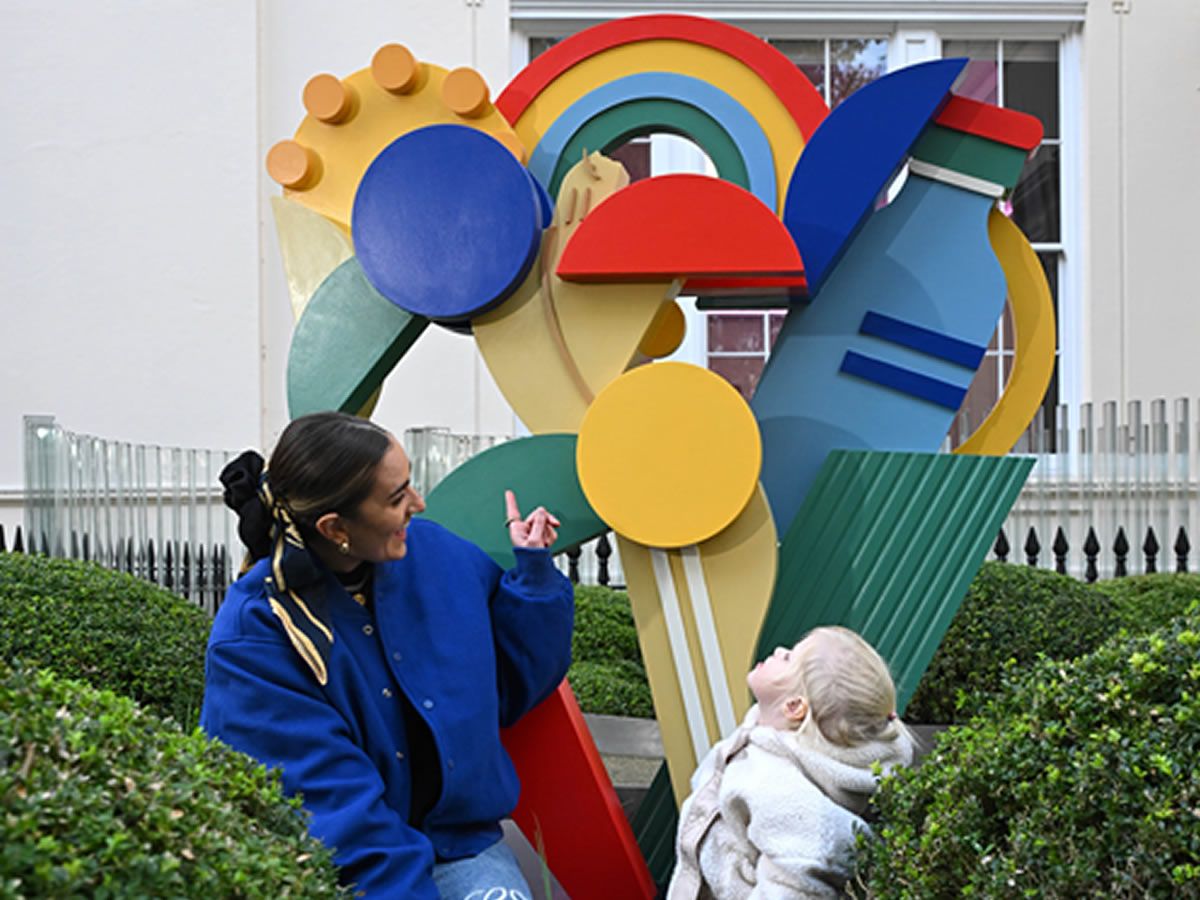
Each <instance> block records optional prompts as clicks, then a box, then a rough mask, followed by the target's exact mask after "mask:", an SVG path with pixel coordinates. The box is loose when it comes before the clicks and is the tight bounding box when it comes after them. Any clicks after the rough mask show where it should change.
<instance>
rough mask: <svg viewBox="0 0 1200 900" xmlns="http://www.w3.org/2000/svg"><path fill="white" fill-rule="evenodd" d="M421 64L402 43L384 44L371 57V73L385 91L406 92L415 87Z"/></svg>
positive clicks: (418, 79) (418, 80)
mask: <svg viewBox="0 0 1200 900" xmlns="http://www.w3.org/2000/svg"><path fill="white" fill-rule="evenodd" d="M422 69H423V66H422V65H421V63H420V62H419V61H418V60H417V58H416V57H415V56H413V55H412V51H410V50H409V49H408V48H407V47H405V46H404V45H403V44H384V45H383V46H382V47H380V48H379V49H378V50H376V51H375V56H374V57H372V58H371V75H372V77H373V78H374V79H375V83H376V84H378V85H379V86H380V87H381V88H383V89H384V90H385V91H388V92H389V93H392V94H408V93H411V92H412V91H414V90H415V89H416V88H417V85H418V83H419V82H420V80H421V72H422Z"/></svg>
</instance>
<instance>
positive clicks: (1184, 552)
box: [1175, 525, 1192, 572]
mask: <svg viewBox="0 0 1200 900" xmlns="http://www.w3.org/2000/svg"><path fill="white" fill-rule="evenodd" d="M1191 549H1192V544H1191V542H1190V541H1189V540H1188V536H1187V532H1186V531H1184V530H1183V526H1182V525H1180V526H1179V532H1178V533H1177V534H1176V535H1175V571H1176V572H1186V571H1187V570H1188V566H1187V560H1188V553H1189V552H1190V551H1191Z"/></svg>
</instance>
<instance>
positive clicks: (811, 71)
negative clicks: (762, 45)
mask: <svg viewBox="0 0 1200 900" xmlns="http://www.w3.org/2000/svg"><path fill="white" fill-rule="evenodd" d="M771 46H772V47H774V48H775V49H776V50H778V51H779V52H780V53H782V54H783V55H784V56H786V57H787V58H788V59H790V60H791V61H792V62H793V63H795V64H796V68H798V69H799V70H800V71H801V72H803V73H804V74H805V75H807V76H808V80H809V81H811V82H812V83H813V87H815V88H816V89H817V92H818V93H819V94H820V95H821V96H822V97H825V42H824V41H771ZM825 100H826V102H828V100H829V98H828V97H825Z"/></svg>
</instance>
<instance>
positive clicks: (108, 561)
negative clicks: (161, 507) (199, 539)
mask: <svg viewBox="0 0 1200 900" xmlns="http://www.w3.org/2000/svg"><path fill="white" fill-rule="evenodd" d="M6 550H7V551H9V552H12V553H31V554H40V555H42V556H56V557H60V558H68V559H80V560H84V561H87V562H94V563H97V564H98V565H101V566H103V567H104V568H106V569H114V570H116V571H118V572H127V573H129V574H130V575H133V576H135V577H137V578H141V579H143V580H145V581H149V582H152V583H154V584H157V585H160V586H161V587H163V588H165V589H167V590H168V591H171V592H172V593H175V594H178V595H179V596H181V597H184V598H185V599H187V600H190V601H192V602H193V603H195V604H196V605H197V606H199V607H200V608H201V609H204V610H205V611H207V612H208V613H210V614H215V613H216V611H217V609H218V608H219V607H220V605H221V601H222V599H224V597H225V591H226V589H227V588H228V587H229V583H230V578H231V567H230V560H229V556H228V551H227V550H226V549H225V547H224V546H223V545H221V544H214V545H212V546H211V547H205V546H204V545H202V544H201V545H191V544H181V543H180V542H178V541H166V542H164V544H163V546H161V547H157V546H155V543H154V541H153V539H151V540H148V541H146V542H145V544H142V545H135V543H134V542H133V541H131V540H130V541H127V540H125V539H124V538H121V539H118V540H117V543H116V544H115V545H114V546H104V545H99V546H98V545H97V543H96V542H95V541H94V540H93V539H92V538H91V536H89V535H87V534H84V535H79V534H77V533H76V532H74V531H72V532H71V538H70V545H69V546H67V545H65V544H63V543H62V542H59V543H58V544H57V545H56V546H53V547H52V546H50V541H49V540H48V539H47V538H46V537H45V536H44V535H43V536H42V537H41V539H38V538H35V537H34V536H33V535H29V536H28V537H26V535H24V534H23V533H22V530H21V527H20V526H19V525H18V526H17V528H16V530H15V532H14V533H13V539H12V546H11V547H9V546H8V545H7V543H6V539H5V534H4V526H3V525H0V552H2V551H6Z"/></svg>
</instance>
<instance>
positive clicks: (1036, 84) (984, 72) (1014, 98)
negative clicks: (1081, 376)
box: [942, 40, 1063, 444]
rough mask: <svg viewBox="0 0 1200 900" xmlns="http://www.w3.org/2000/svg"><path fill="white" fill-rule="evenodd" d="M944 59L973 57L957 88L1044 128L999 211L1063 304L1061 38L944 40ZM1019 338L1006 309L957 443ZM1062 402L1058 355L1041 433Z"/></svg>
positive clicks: (989, 399) (985, 407)
mask: <svg viewBox="0 0 1200 900" xmlns="http://www.w3.org/2000/svg"><path fill="white" fill-rule="evenodd" d="M942 56H943V57H954V56H966V57H969V58H970V60H971V62H970V63H968V64H967V70H966V72H965V74H964V77H963V80H962V82H961V83H960V84H959V86H958V92H959V93H960V94H964V95H966V96H968V97H971V98H972V99H974V100H981V101H984V102H987V103H995V104H996V105H998V106H1003V107H1006V108H1009V109H1018V110H1020V111H1021V112H1025V113H1029V114H1030V115H1033V116H1036V117H1037V118H1038V119H1040V120H1041V123H1042V127H1043V128H1044V129H1045V133H1044V136H1043V139H1042V143H1041V146H1039V147H1038V150H1037V153H1036V154H1035V155H1034V157H1033V159H1032V160H1030V161H1029V162H1027V163H1026V164H1025V170H1024V172H1023V173H1022V175H1021V180H1020V182H1018V184H1017V187H1016V189H1015V190H1014V191H1013V193H1012V196H1011V198H1009V200H1008V201H1007V202H1005V203H1003V204H1001V209H1002V210H1003V211H1004V212H1005V213H1006V214H1007V215H1010V216H1011V217H1012V219H1013V221H1014V222H1016V224H1017V225H1019V226H1020V228H1021V230H1022V231H1023V232H1025V235H1026V237H1028V238H1029V240H1030V243H1032V244H1033V248H1034V250H1035V251H1036V252H1037V255H1038V258H1039V259H1040V260H1041V263H1042V267H1043V269H1045V272H1046V280H1047V281H1048V282H1049V284H1050V293H1051V295H1052V296H1053V297H1054V298H1055V310H1056V313H1057V309H1058V296H1059V281H1060V278H1059V272H1060V269H1061V268H1062V257H1063V228H1062V200H1061V197H1062V183H1061V182H1062V179H1061V162H1062V130H1061V123H1060V116H1059V62H1058V59H1059V42H1058V41H1010V40H997V41H958V40H948V41H944V42H943V43H942ZM1014 348H1015V336H1014V333H1013V325H1012V316H1011V315H1010V314H1009V312H1008V310H1007V309H1005V311H1004V315H1003V316H1002V317H1001V319H1000V322H999V323H998V324H997V327H996V333H995V334H994V335H993V336H992V340H991V343H990V344H989V345H988V349H987V354H986V355H985V357H984V361H983V364H982V365H981V366H980V369H979V372H978V374H977V375H976V377H975V380H974V381H973V382H972V384H971V388H970V390H969V391H968V392H967V396H966V399H965V400H964V401H963V406H962V409H961V410H960V411H959V416H958V419H957V420H956V422H955V425H954V427H953V428H951V431H950V434H951V443H952V444H957V443H959V442H960V441H961V439H962V438H963V437H965V436H966V435H968V434H970V432H971V431H972V430H973V429H974V428H975V427H976V426H977V425H978V424H979V423H980V422H982V421H983V419H984V417H985V416H986V415H987V414H988V412H989V411H990V410H991V408H992V407H993V406H994V405H995V403H996V400H997V399H998V398H999V396H1000V393H1001V392H1002V391H1003V390H1004V385H1005V384H1006V383H1007V381H1008V377H1009V374H1010V373H1011V372H1012V365H1013V356H1014ZM1057 405H1058V360H1057V358H1056V360H1055V367H1054V375H1053V376H1052V377H1051V381H1050V386H1049V388H1048V389H1047V391H1046V397H1045V400H1044V401H1043V410H1044V412H1043V426H1042V427H1043V430H1044V431H1045V432H1046V438H1047V439H1048V440H1049V441H1053V439H1054V435H1055V434H1056V431H1057V430H1056V428H1055V416H1056V413H1057Z"/></svg>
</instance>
